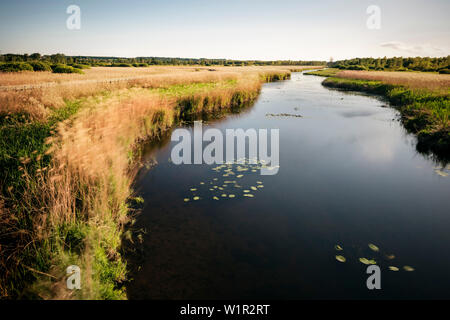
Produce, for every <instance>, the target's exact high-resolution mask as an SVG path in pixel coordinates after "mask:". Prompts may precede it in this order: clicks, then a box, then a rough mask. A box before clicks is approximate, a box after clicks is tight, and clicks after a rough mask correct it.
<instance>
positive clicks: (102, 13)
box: [0, 0, 450, 60]
mask: <svg viewBox="0 0 450 320" xmlns="http://www.w3.org/2000/svg"><path fill="white" fill-rule="evenodd" d="M71 4H75V5H78V6H79V7H80V9H81V29H80V30H68V29H67V27H66V20H67V18H68V16H69V15H68V14H67V13H66V8H67V7H68V6H69V5H71ZM369 5H378V6H379V7H380V9H381V29H379V30H370V29H368V28H367V26H366V21H367V19H368V17H369V15H368V14H367V13H366V9H367V7H368V6H369ZM448 12H450V1H448V0H427V1H425V0H346V1H331V0H313V1H311V0H310V1H300V0H297V1H288V0H277V1H265V0H248V1H245V0H241V1H234V0H227V1H214V0H209V1H204V0H194V1H190V0H184V1H178V0H175V1H170V0H167V1H142V0H139V1H132V0H129V1H123V0H122V1H116V0H111V1H107V0H73V1H65V0H41V1H21V0H15V1H8V2H6V1H2V2H1V3H0V50H1V53H33V52H40V53H44V54H51V53H58V52H60V53H65V54H67V55H92V56H123V57H135V56H165V57H192V58H200V57H205V58H229V59H261V60H272V59H293V60H294V59H295V60H297V59H303V60H310V59H317V60H319V59H320V60H328V59H329V58H330V57H333V58H334V59H335V60H336V59H343V58H352V57H362V56H364V57H369V56H372V57H379V56H380V57H382V56H388V57H389V56H446V55H449V54H450V43H449V39H450V19H449V18H448Z"/></svg>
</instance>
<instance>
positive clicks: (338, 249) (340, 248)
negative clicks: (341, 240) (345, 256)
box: [334, 244, 343, 251]
mask: <svg viewBox="0 0 450 320" xmlns="http://www.w3.org/2000/svg"><path fill="white" fill-rule="evenodd" d="M334 248H335V249H336V250H337V251H342V250H343V249H342V247H341V246H340V245H338V244H337V245H335V246H334Z"/></svg>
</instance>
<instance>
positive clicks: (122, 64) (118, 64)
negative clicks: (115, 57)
mask: <svg viewBox="0 0 450 320" xmlns="http://www.w3.org/2000/svg"><path fill="white" fill-rule="evenodd" d="M111 67H132V65H131V64H129V63H113V64H111Z"/></svg>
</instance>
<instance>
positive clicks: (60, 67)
mask: <svg viewBox="0 0 450 320" xmlns="http://www.w3.org/2000/svg"><path fill="white" fill-rule="evenodd" d="M52 70H53V73H81V74H83V73H84V72H83V71H81V70H80V69H77V68H74V67H71V66H68V65H64V64H57V65H53V66H52Z"/></svg>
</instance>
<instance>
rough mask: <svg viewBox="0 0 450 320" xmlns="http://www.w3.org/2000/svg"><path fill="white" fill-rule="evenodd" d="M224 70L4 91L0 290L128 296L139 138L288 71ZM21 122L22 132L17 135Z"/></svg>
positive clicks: (235, 101) (234, 103)
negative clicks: (127, 245)
mask: <svg viewBox="0 0 450 320" xmlns="http://www.w3.org/2000/svg"><path fill="white" fill-rule="evenodd" d="M226 69H227V72H220V71H216V72H211V71H195V72H191V71H189V72H185V71H182V72H179V71H176V72H173V73H170V74H165V75H154V76H152V77H150V78H149V79H139V80H133V81H132V82H126V83H120V85H118V84H117V83H114V84H113V85H112V86H104V85H103V84H101V85H100V84H95V85H93V84H92V83H89V84H77V85H75V86H74V85H70V86H57V87H52V88H39V89H31V90H27V91H23V92H13V93H12V94H11V92H9V96H8V95H6V94H5V95H4V96H3V97H2V98H3V99H4V100H3V101H4V102H7V103H5V104H4V105H2V110H0V114H2V118H1V119H2V121H3V122H2V124H3V126H2V127H1V129H2V130H3V131H2V132H4V133H5V134H7V135H8V137H9V138H8V139H9V140H8V139H7V140H8V141H10V142H11V143H9V144H8V145H7V146H8V148H10V149H8V150H9V151H8V152H5V153H3V152H2V153H1V154H0V156H1V157H0V161H2V162H3V163H5V164H6V165H7V166H8V168H6V169H7V170H6V173H7V174H6V175H2V176H0V180H2V184H3V185H2V196H1V198H0V231H1V233H0V235H1V236H0V246H1V250H2V255H1V258H0V271H1V272H0V274H1V276H0V293H1V294H2V296H4V297H18V296H22V295H24V296H26V297H33V298H43V299H55V298H56V299H85V298H88V299H123V298H125V293H124V291H123V289H121V287H120V285H118V284H120V283H121V282H123V281H124V280H125V279H126V265H125V263H124V261H123V260H122V259H121V256H120V246H121V242H122V237H123V226H124V225H125V224H126V223H128V222H129V219H130V212H131V211H130V201H132V199H133V191H132V189H131V183H132V181H133V179H134V176H135V173H136V167H137V163H136V156H135V155H136V152H137V151H138V150H139V145H140V142H141V141H142V140H147V139H153V138H155V137H157V136H159V135H160V134H161V133H162V132H163V131H165V130H167V129H168V128H170V127H172V126H173V125H174V123H176V122H177V120H179V119H183V118H185V117H189V116H192V115H195V114H200V113H210V112H214V111H218V110H223V109H227V108H231V107H238V106H240V105H243V104H245V103H247V102H250V101H252V100H254V99H255V98H256V97H257V95H258V93H259V90H260V87H261V84H262V83H263V82H265V81H272V80H278V79H285V78H287V77H289V71H288V70H287V69H284V68H281V69H275V68H240V69H239V68H235V70H232V71H229V70H230V69H229V68H226ZM24 95H27V96H24ZM8 99H9V100H8ZM24 99H25V100H24ZM27 103H28V104H27ZM25 129H26V130H29V131H27V132H26V134H24V136H25V138H24V140H21V141H19V140H15V139H16V138H17V133H20V132H23V130H25ZM21 130H22V131H21ZM36 131H38V132H39V134H35V132H36ZM30 141H32V143H30ZM27 142H28V143H27ZM10 145H13V147H11V146H10ZM5 146H6V145H5ZM71 264H75V265H78V266H80V268H81V269H82V270H83V272H82V279H83V280H82V283H83V288H82V290H78V291H76V292H75V293H73V292H71V291H68V290H67V289H66V288H65V268H66V267H67V266H68V265H71Z"/></svg>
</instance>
